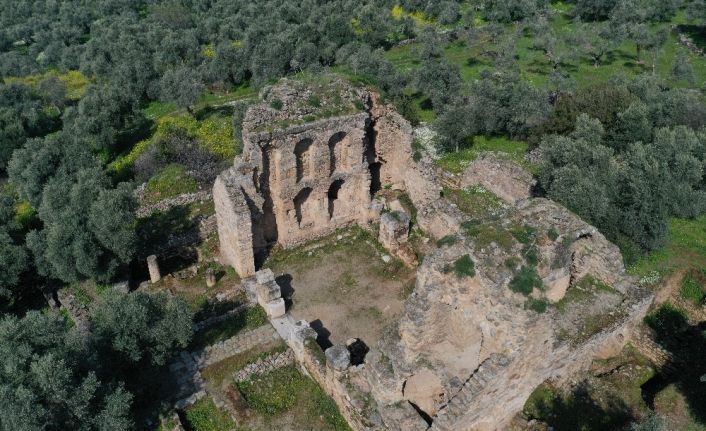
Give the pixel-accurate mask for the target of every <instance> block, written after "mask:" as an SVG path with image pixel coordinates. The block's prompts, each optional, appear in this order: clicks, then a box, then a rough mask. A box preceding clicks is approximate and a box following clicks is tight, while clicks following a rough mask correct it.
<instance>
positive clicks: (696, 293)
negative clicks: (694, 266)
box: [680, 274, 705, 305]
mask: <svg viewBox="0 0 706 431" xmlns="http://www.w3.org/2000/svg"><path fill="white" fill-rule="evenodd" d="M680 293H681V297H682V299H684V300H686V301H689V302H691V303H693V304H694V305H699V304H701V302H702V301H703V299H704V296H705V295H704V291H703V290H702V289H701V286H699V283H698V282H697V281H696V280H695V279H694V277H693V276H692V275H691V274H687V275H685V276H684V279H683V280H682V282H681V290H680Z"/></svg>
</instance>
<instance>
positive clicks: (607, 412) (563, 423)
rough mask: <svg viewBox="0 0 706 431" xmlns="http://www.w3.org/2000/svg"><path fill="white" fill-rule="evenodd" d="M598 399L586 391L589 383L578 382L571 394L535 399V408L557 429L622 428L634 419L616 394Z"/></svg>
mask: <svg viewBox="0 0 706 431" xmlns="http://www.w3.org/2000/svg"><path fill="white" fill-rule="evenodd" d="M600 401H601V402H600V403H598V402H597V401H596V400H595V399H594V398H593V397H592V396H591V394H590V392H589V384H588V383H587V382H581V383H580V384H579V385H578V386H576V387H575V388H573V389H572V391H571V394H570V396H566V397H564V396H554V397H551V398H545V399H542V400H538V401H537V402H536V403H535V405H534V409H535V412H536V414H537V415H538V418H539V419H541V420H543V421H544V422H546V423H547V424H548V425H549V426H551V427H552V428H553V429H554V430H556V431H575V430H582V431H604V430H618V429H623V428H624V427H626V426H627V425H629V424H630V423H631V422H633V421H634V419H635V418H634V416H633V415H632V413H631V412H630V408H629V407H628V406H627V405H626V404H625V402H624V401H623V400H621V399H619V398H617V397H615V396H609V397H608V398H607V399H606V398H603V399H601V400H600Z"/></svg>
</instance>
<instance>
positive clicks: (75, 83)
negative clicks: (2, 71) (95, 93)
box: [5, 70, 91, 100]
mask: <svg viewBox="0 0 706 431" xmlns="http://www.w3.org/2000/svg"><path fill="white" fill-rule="evenodd" d="M50 77H56V78H58V79H59V81H61V82H63V83H64V85H65V86H66V97H67V98H68V99H70V100H79V99H80V98H81V97H83V95H84V94H85V93H86V87H87V86H88V84H90V83H91V80H90V79H88V78H87V77H86V76H84V75H83V74H82V73H81V72H79V71H78V70H70V71H68V72H65V73H60V72H58V71H56V70H49V71H47V72H44V73H40V74H36V75H27V76H21V77H12V76H7V77H5V83H7V84H23V85H27V86H29V87H32V88H33V89H38V88H39V84H40V83H41V82H42V81H44V80H45V79H47V78H50Z"/></svg>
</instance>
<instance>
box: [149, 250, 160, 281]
mask: <svg viewBox="0 0 706 431" xmlns="http://www.w3.org/2000/svg"><path fill="white" fill-rule="evenodd" d="M147 269H148V270H149V271H150V281H151V282H152V283H156V282H158V281H159V280H161V279H162V275H161V274H160V273H159V262H157V256H155V255H150V256H147Z"/></svg>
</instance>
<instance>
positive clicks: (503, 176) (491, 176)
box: [460, 153, 536, 204]
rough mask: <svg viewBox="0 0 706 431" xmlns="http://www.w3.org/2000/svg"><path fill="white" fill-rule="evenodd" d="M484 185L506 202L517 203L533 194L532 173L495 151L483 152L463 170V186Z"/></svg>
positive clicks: (533, 181)
mask: <svg viewBox="0 0 706 431" xmlns="http://www.w3.org/2000/svg"><path fill="white" fill-rule="evenodd" d="M476 184H479V185H482V186H483V187H485V188H486V189H488V190H490V191H491V192H493V193H495V195H497V196H498V197H499V198H500V199H502V200H504V201H505V202H508V203H511V204H515V203H517V202H519V201H521V200H523V199H528V198H529V197H530V196H532V188H533V187H534V186H535V184H536V180H535V179H534V178H533V177H532V174H530V173H529V172H527V171H526V170H524V169H522V168H521V167H519V166H517V165H516V164H514V163H512V162H510V161H508V160H505V159H503V158H501V157H499V156H497V155H495V154H493V153H483V154H481V155H480V156H479V157H478V158H477V159H475V160H474V161H473V162H472V163H471V164H470V165H469V166H468V167H467V168H466V170H465V171H464V172H463V176H462V178H461V183H460V186H461V187H468V186H471V185H476Z"/></svg>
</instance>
